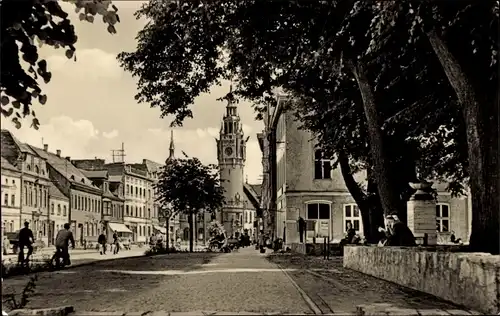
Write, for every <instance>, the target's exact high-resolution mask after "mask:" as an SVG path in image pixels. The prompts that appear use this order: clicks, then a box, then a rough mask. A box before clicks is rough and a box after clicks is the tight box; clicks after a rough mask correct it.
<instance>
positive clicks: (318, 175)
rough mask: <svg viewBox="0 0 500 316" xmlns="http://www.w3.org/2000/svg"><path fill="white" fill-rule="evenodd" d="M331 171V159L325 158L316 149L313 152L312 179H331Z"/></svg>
mask: <svg viewBox="0 0 500 316" xmlns="http://www.w3.org/2000/svg"><path fill="white" fill-rule="evenodd" d="M331 173H332V162H331V159H327V158H325V157H324V155H323V152H322V151H321V150H316V151H315V152H314V179H331V178H332V175H331Z"/></svg>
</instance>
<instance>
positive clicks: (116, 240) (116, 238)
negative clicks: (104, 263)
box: [113, 233, 120, 255]
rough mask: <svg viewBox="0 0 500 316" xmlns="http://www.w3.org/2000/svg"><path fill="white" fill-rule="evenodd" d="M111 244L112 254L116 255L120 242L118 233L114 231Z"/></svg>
mask: <svg viewBox="0 0 500 316" xmlns="http://www.w3.org/2000/svg"><path fill="white" fill-rule="evenodd" d="M113 245H114V248H113V254H114V255H116V254H117V253H118V250H120V243H119V242H118V235H117V234H116V233H113Z"/></svg>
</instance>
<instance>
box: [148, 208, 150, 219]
mask: <svg viewBox="0 0 500 316" xmlns="http://www.w3.org/2000/svg"><path fill="white" fill-rule="evenodd" d="M148 218H151V209H150V208H148Z"/></svg>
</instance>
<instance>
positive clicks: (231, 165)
mask: <svg viewBox="0 0 500 316" xmlns="http://www.w3.org/2000/svg"><path fill="white" fill-rule="evenodd" d="M219 135H220V137H219V139H216V141H217V160H218V162H219V174H220V179H221V186H222V187H223V188H224V197H225V204H224V206H223V208H222V210H221V211H220V212H219V213H218V214H217V220H219V221H220V223H222V224H223V225H224V229H225V230H226V232H227V233H228V234H229V235H233V234H234V233H236V232H241V231H242V225H243V223H242V222H243V220H242V218H243V211H244V207H245V206H244V202H243V201H244V200H245V197H244V192H243V183H244V178H243V168H244V167H245V159H246V140H244V139H243V136H244V135H243V125H242V124H241V122H240V117H239V115H238V112H237V108H236V105H235V104H234V103H233V102H231V101H228V104H227V106H226V113H225V115H224V117H223V119H222V123H221V128H220V132H219Z"/></svg>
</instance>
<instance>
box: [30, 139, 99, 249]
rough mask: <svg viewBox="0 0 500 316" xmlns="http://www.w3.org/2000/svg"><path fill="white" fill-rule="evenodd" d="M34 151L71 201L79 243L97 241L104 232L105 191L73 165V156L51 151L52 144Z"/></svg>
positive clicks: (70, 212)
mask: <svg viewBox="0 0 500 316" xmlns="http://www.w3.org/2000/svg"><path fill="white" fill-rule="evenodd" d="M30 148H31V149H32V150H33V151H34V152H36V154H37V155H38V157H40V158H42V159H45V160H46V161H47V166H48V170H49V175H50V179H51V181H52V183H54V184H55V185H56V186H57V188H58V189H59V190H60V191H61V192H62V193H63V194H64V195H65V196H66V197H68V198H69V201H70V204H69V220H70V224H71V228H72V230H73V232H74V233H75V240H76V241H77V243H79V244H83V243H85V242H96V241H97V237H98V236H99V231H100V229H101V228H100V226H101V224H100V221H101V206H102V204H101V203H102V201H101V190H100V189H99V188H98V187H96V186H94V185H93V184H92V181H90V179H89V178H87V177H86V176H85V175H84V174H83V173H82V171H81V170H80V169H78V168H77V167H75V166H74V165H73V164H72V163H71V158H70V157H66V158H63V157H62V156H61V150H59V149H58V150H56V153H55V154H54V153H52V152H49V145H48V144H44V147H43V149H40V148H37V147H35V146H30Z"/></svg>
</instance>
